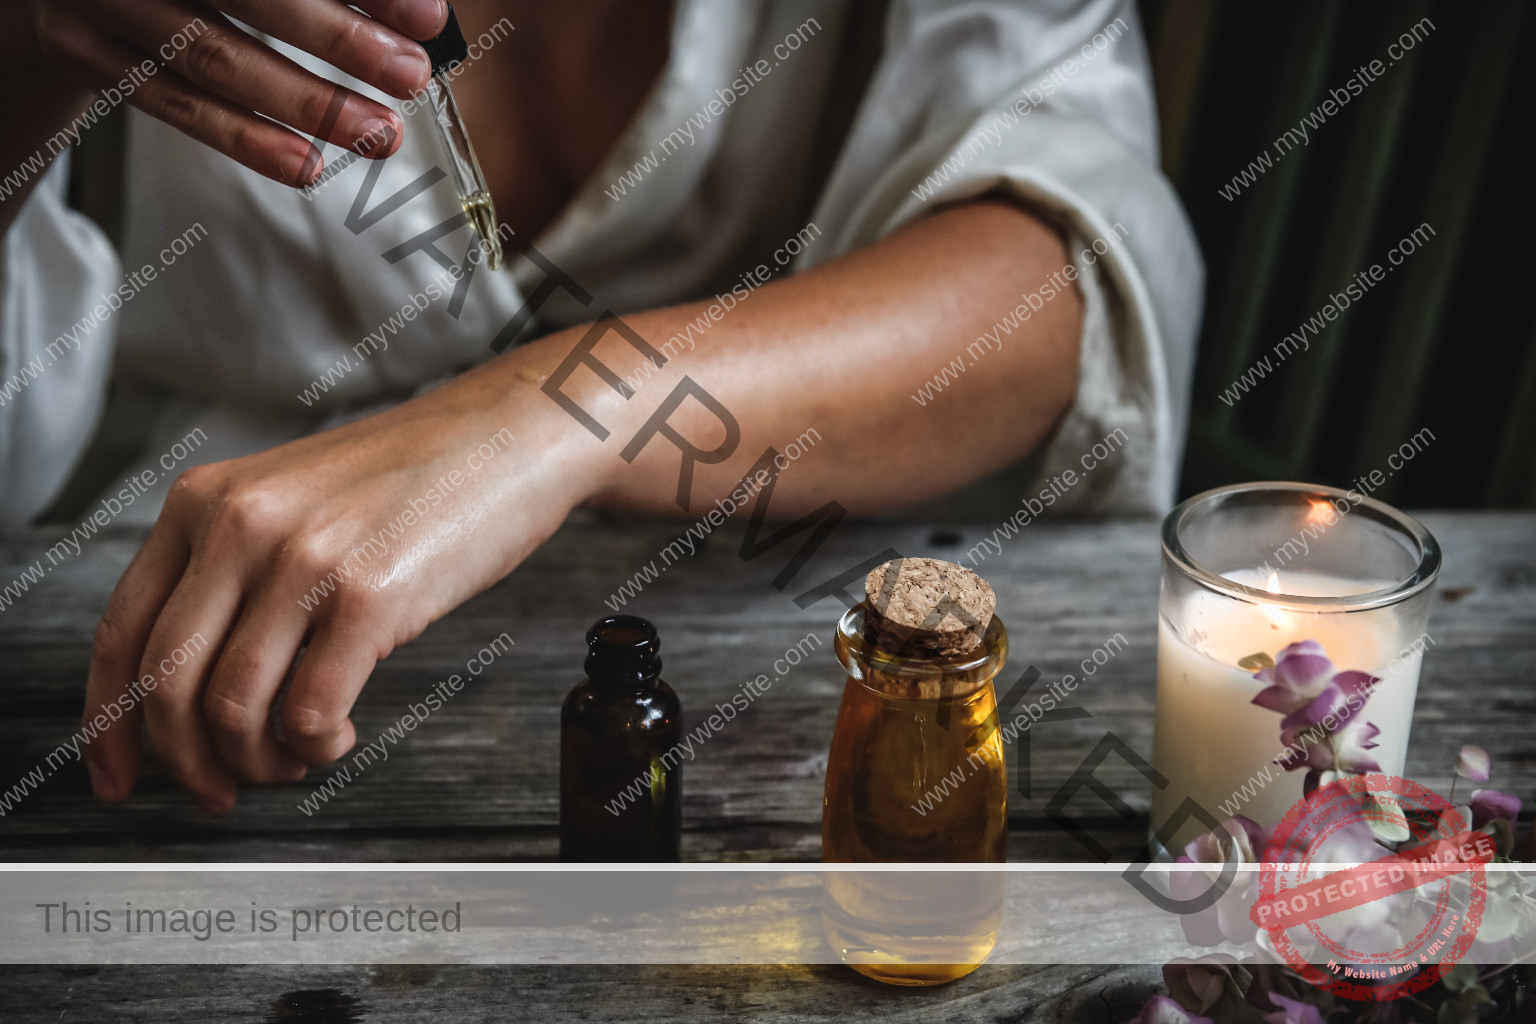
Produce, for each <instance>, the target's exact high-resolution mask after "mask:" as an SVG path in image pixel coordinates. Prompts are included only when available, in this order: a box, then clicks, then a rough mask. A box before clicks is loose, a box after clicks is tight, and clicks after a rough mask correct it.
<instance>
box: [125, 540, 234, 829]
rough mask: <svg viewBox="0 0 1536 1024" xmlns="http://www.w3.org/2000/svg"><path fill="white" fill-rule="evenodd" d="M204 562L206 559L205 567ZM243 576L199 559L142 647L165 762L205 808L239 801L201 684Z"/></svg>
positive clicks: (150, 717)
mask: <svg viewBox="0 0 1536 1024" xmlns="http://www.w3.org/2000/svg"><path fill="white" fill-rule="evenodd" d="M200 563H201V564H200ZM240 592H241V581H240V580H239V579H238V578H237V576H236V574H235V573H233V572H231V571H230V570H229V569H228V568H227V566H226V565H224V564H208V561H207V560H206V557H205V556H196V557H194V558H193V560H192V562H191V564H190V565H188V567H187V572H186V574H185V575H184V576H182V579H181V582H180V583H178V584H177V585H176V589H175V591H174V592H172V594H171V596H170V598H169V599H168V600H167V601H166V602H165V606H164V608H163V609H162V610H161V612H160V617H159V619H158V620H157V621H156V622H155V628H154V629H153V630H152V631H151V632H150V635H149V642H148V643H147V644H145V647H144V660H143V661H142V663H141V664H140V666H139V674H140V676H141V677H143V676H149V677H152V678H153V679H154V680H155V686H154V689H153V690H152V691H151V692H150V694H149V696H147V697H146V698H145V700H144V719H145V724H146V725H147V726H148V727H149V738H150V740H151V741H152V742H153V743H154V745H155V753H156V755H158V757H159V758H160V764H161V766H162V767H164V768H165V771H166V774H168V775H170V776H171V778H173V779H174V780H175V781H176V783H177V784H178V785H180V786H181V787H182V788H183V789H185V790H187V791H188V792H190V793H191V794H192V797H193V799H194V800H196V801H197V804H198V806H199V807H201V808H202V809H203V810H205V811H213V812H220V813H221V812H224V811H227V810H229V809H231V808H232V807H234V806H235V779H234V776H233V775H231V774H230V773H229V771H228V769H226V768H225V767H224V765H223V764H222V763H221V762H220V761H219V758H218V755H217V754H216V753H215V752H214V749H213V739H212V737H211V736H210V735H209V733H208V727H207V726H206V725H205V724H204V722H203V684H204V682H205V681H206V680H207V677H208V675H209V673H211V672H212V670H213V664H214V660H215V659H216V658H217V657H218V653H219V651H220V649H221V648H222V647H223V645H224V638H225V637H226V636H227V635H228V634H229V631H230V627H231V625H232V623H233V622H234V618H235V614H236V612H237V611H238V610H239V607H240V597H241V593H240Z"/></svg>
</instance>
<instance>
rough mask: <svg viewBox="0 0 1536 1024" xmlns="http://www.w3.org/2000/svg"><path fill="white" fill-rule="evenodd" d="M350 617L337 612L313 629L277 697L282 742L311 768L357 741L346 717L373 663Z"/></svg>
mask: <svg viewBox="0 0 1536 1024" xmlns="http://www.w3.org/2000/svg"><path fill="white" fill-rule="evenodd" d="M350 621H355V620H349V618H346V617H342V616H337V617H334V618H331V619H329V620H327V621H326V622H324V623H322V624H321V625H320V626H319V627H318V628H317V630H316V632H315V636H314V639H312V640H311V641H310V643H309V648H308V649H307V650H306V651H305V652H304V658H303V660H301V661H300V662H299V667H298V670H297V671H296V672H295V673H294V676H293V684H292V685H291V686H289V687H288V695H287V696H286V697H285V698H283V741H284V742H285V743H286V744H287V745H288V748H289V749H290V750H292V751H293V752H294V754H295V755H297V756H298V757H299V758H301V759H302V760H303V761H304V762H305V763H306V764H309V765H311V766H316V767H318V766H319V765H324V764H330V763H331V762H332V761H335V760H336V759H337V758H339V757H341V756H342V755H343V754H345V753H346V752H347V751H348V750H351V749H352V745H353V744H354V743H356V742H357V730H356V729H355V728H353V726H352V720H351V719H350V718H348V717H347V715H348V714H349V713H350V712H351V710H352V704H353V703H354V702H355V701H356V700H357V695H358V694H359V693H361V692H362V689H363V684H364V683H366V682H368V675H369V673H371V672H372V671H373V667H374V666H375V665H376V664H378V660H379V659H378V650H377V647H376V646H375V643H374V641H373V640H372V639H371V637H370V635H369V634H368V632H367V631H366V630H365V629H364V628H362V627H359V626H354V625H351V624H349V622H350Z"/></svg>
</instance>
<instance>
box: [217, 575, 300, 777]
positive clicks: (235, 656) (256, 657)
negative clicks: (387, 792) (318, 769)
mask: <svg viewBox="0 0 1536 1024" xmlns="http://www.w3.org/2000/svg"><path fill="white" fill-rule="evenodd" d="M308 628H309V621H308V619H307V618H306V617H305V615H304V613H303V612H302V611H300V610H299V607H298V606H297V605H296V604H294V602H293V600H292V599H291V598H289V597H287V596H278V595H277V593H276V592H275V591H274V590H272V589H267V590H264V591H262V593H261V595H260V596H258V597H257V598H256V599H255V603H254V604H253V605H252V606H251V607H248V608H247V609H246V610H245V611H244V612H243V613H242V614H241V616H240V621H239V623H237V624H236V626H235V630H234V632H233V633H232V634H231V635H230V638H229V642H228V643H226V644H225V645H224V650H223V652H222V653H221V654H220V655H219V660H218V664H217V665H216V666H215V667H214V670H213V676H212V678H211V679H210V680H209V682H208V691H207V693H206V694H205V695H204V696H203V719H204V721H205V722H206V723H207V724H208V730H209V732H210V733H211V734H212V736H213V745H214V749H215V750H216V751H217V752H218V755H219V758H220V760H222V761H223V762H224V764H225V766H226V767H228V768H229V769H230V770H231V771H233V772H234V773H235V774H236V775H237V776H239V777H240V778H241V779H242V780H244V781H246V782H293V781H296V780H298V779H302V778H303V777H304V772H305V770H306V766H305V764H304V762H303V761H300V760H299V759H298V758H296V757H294V756H293V754H291V753H290V752H289V751H288V750H287V748H285V747H283V746H282V745H281V744H280V743H278V741H277V734H276V732H275V731H274V729H273V727H272V705H273V702H274V700H275V699H276V697H277V694H278V691H279V690H280V689H282V685H283V680H284V678H286V677H287V675H288V670H289V669H290V668H291V667H292V665H293V659H294V655H295V654H296V653H297V652H298V649H299V646H300V645H301V644H302V643H303V642H304V634H305V632H306V631H307V630H308Z"/></svg>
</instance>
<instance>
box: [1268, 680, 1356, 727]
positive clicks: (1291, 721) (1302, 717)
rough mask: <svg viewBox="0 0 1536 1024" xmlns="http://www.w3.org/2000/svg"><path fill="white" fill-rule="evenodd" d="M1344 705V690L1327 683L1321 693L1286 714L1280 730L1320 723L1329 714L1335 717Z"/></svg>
mask: <svg viewBox="0 0 1536 1024" xmlns="http://www.w3.org/2000/svg"><path fill="white" fill-rule="evenodd" d="M1345 706H1346V704H1345V698H1344V691H1343V690H1340V689H1339V688H1338V687H1337V686H1334V685H1333V684H1332V683H1329V684H1328V685H1327V686H1326V687H1324V688H1323V690H1322V692H1321V693H1319V694H1318V695H1317V696H1316V697H1314V698H1313V699H1312V700H1310V701H1308V702H1307V703H1306V704H1305V705H1304V706H1302V707H1301V708H1298V709H1297V710H1295V711H1292V712H1291V713H1290V714H1288V715H1286V716H1285V718H1284V719H1282V720H1281V722H1280V731H1281V732H1288V731H1291V730H1295V729H1310V728H1312V727H1313V726H1315V725H1321V724H1322V722H1323V719H1325V718H1328V717H1329V716H1332V717H1333V718H1334V719H1337V718H1338V715H1339V709H1340V708H1342V707H1345Z"/></svg>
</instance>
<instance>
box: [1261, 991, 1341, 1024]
mask: <svg viewBox="0 0 1536 1024" xmlns="http://www.w3.org/2000/svg"><path fill="white" fill-rule="evenodd" d="M1269 1001H1270V1002H1271V1003H1273V1004H1275V1005H1276V1006H1278V1007H1279V1009H1278V1010H1276V1011H1275V1012H1274V1013H1266V1014H1265V1015H1264V1020H1265V1021H1266V1022H1267V1024H1327V1022H1326V1021H1324V1020H1323V1015H1322V1013H1321V1012H1319V1011H1318V1009H1317V1007H1315V1006H1313V1005H1311V1004H1310V1003H1303V1002H1300V1001H1298V1000H1295V999H1287V998H1286V997H1285V996H1283V995H1281V994H1280V993H1278V992H1271V993H1270V994H1269Z"/></svg>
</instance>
